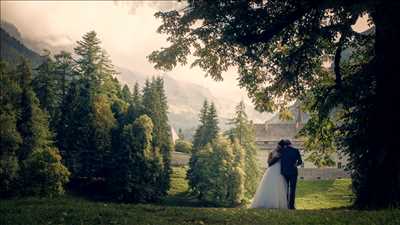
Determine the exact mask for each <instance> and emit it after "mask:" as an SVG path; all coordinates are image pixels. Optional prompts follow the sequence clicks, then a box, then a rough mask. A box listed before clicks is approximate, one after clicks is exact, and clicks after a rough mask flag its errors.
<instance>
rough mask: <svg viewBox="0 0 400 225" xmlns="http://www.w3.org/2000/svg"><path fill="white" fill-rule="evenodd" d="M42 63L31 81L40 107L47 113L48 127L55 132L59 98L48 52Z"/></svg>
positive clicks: (56, 80)
mask: <svg viewBox="0 0 400 225" xmlns="http://www.w3.org/2000/svg"><path fill="white" fill-rule="evenodd" d="M43 58H44V60H43V63H42V64H40V65H39V67H38V68H37V69H36V76H35V78H34V79H33V81H32V85H33V89H34V91H35V94H36V96H37V98H38V99H39V102H40V107H41V108H42V109H43V110H45V111H47V113H48V114H49V119H50V127H51V128H52V130H55V126H56V124H57V121H58V118H59V110H58V107H59V104H60V101H61V96H60V94H61V93H60V92H59V87H58V83H60V82H59V81H58V79H57V76H56V74H55V63H54V60H53V59H52V58H51V56H50V52H49V51H45V55H44V56H43Z"/></svg>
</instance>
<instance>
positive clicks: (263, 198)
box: [250, 143, 288, 209]
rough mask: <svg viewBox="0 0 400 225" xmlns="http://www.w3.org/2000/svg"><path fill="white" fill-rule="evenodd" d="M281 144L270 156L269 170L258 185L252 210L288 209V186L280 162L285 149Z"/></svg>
mask: <svg viewBox="0 0 400 225" xmlns="http://www.w3.org/2000/svg"><path fill="white" fill-rule="evenodd" d="M280 144H281V143H280ZM280 144H278V146H277V147H276V149H275V150H274V151H272V152H271V153H270V154H269V156H268V165H269V166H268V169H267V171H266V172H265V173H264V175H263V177H262V179H261V182H260V184H259V185H258V188H257V191H256V194H255V196H254V199H253V202H252V203H251V206H250V208H272V209H287V208H288V203H287V184H286V180H285V178H284V177H283V176H282V175H281V162H280V155H281V152H282V151H283V148H284V147H283V145H280Z"/></svg>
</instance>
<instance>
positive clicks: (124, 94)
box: [121, 84, 132, 102]
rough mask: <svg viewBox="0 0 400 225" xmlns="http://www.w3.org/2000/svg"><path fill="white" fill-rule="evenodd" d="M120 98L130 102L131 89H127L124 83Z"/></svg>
mask: <svg viewBox="0 0 400 225" xmlns="http://www.w3.org/2000/svg"><path fill="white" fill-rule="evenodd" d="M121 95H122V96H121V98H122V100H124V101H125V102H132V94H131V91H130V90H129V87H128V85H126V84H125V85H124V87H123V88H122V91H121Z"/></svg>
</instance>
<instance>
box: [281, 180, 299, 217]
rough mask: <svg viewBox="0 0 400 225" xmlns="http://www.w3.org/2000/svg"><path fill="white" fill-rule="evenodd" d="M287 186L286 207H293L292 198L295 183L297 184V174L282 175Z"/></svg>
mask: <svg viewBox="0 0 400 225" xmlns="http://www.w3.org/2000/svg"><path fill="white" fill-rule="evenodd" d="M284 177H285V179H286V183H287V187H288V192H287V199H288V208H289V209H295V208H294V200H295V198H296V184H297V174H296V175H284Z"/></svg>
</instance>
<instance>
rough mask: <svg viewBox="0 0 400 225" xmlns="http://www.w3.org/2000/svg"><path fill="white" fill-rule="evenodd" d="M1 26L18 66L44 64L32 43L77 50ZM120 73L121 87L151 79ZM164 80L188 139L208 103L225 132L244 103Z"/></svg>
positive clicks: (173, 116)
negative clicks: (20, 61) (19, 61)
mask: <svg viewBox="0 0 400 225" xmlns="http://www.w3.org/2000/svg"><path fill="white" fill-rule="evenodd" d="M1 26H2V28H4V30H3V29H2V30H1V57H2V58H4V59H6V60H7V61H9V62H11V63H14V62H15V60H16V59H17V58H18V55H22V56H25V57H26V58H28V59H31V60H32V62H33V64H34V65H35V64H36V65H37V64H38V63H39V62H40V61H41V58H40V56H39V55H38V54H37V53H36V52H35V51H33V50H31V49H29V48H28V47H29V46H31V45H32V43H36V44H34V45H33V46H34V47H33V48H32V49H34V50H35V49H37V48H38V46H39V47H43V46H45V48H47V49H49V50H50V51H51V52H53V53H57V52H59V51H60V50H66V51H71V49H73V46H72V45H71V46H69V45H68V46H69V47H68V46H67V47H65V49H60V48H59V47H56V48H54V45H52V44H51V43H47V41H48V40H47V39H46V40H31V39H27V38H25V36H24V35H23V34H21V33H20V31H18V28H17V27H15V26H14V25H13V24H11V23H8V22H5V21H2V22H1ZM37 43H40V45H37ZM26 46H28V47H26ZM116 70H117V71H118V72H119V74H118V75H117V78H118V79H119V80H120V81H121V83H123V84H127V85H128V86H129V87H130V88H133V85H134V84H135V82H138V83H139V84H140V86H141V87H143V84H144V82H145V81H146V79H148V78H149V76H147V75H144V74H141V73H137V72H133V71H131V70H129V69H126V68H122V67H116ZM163 78H164V84H165V90H166V94H167V98H168V105H169V120H170V123H171V125H172V126H173V127H174V128H175V129H176V130H178V129H179V128H180V129H182V130H183V132H184V134H185V136H186V137H191V135H192V134H193V132H194V130H195V128H196V126H197V124H198V114H199V111H200V109H201V107H202V105H203V102H204V100H205V99H207V100H208V101H212V102H214V103H215V105H216V108H217V111H218V114H219V116H220V117H219V120H220V127H221V129H222V130H224V129H226V128H227V126H228V125H227V121H228V118H231V117H232V116H233V115H234V110H235V106H236V105H237V104H238V103H239V101H240V100H238V99H234V100H233V99H229V98H224V99H222V98H217V97H215V96H213V94H212V93H211V92H210V90H209V89H208V88H206V87H204V86H200V85H197V84H193V83H189V82H184V81H180V80H177V79H175V78H174V77H173V76H170V75H165V74H164V75H163ZM247 113H248V115H249V118H250V119H252V120H255V121H256V122H257V121H258V122H259V121H265V120H267V119H268V118H269V117H270V114H260V113H258V112H256V111H255V110H254V109H253V108H252V106H250V105H247Z"/></svg>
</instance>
